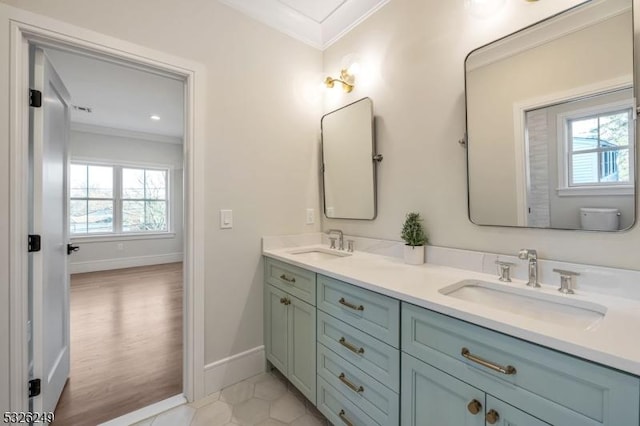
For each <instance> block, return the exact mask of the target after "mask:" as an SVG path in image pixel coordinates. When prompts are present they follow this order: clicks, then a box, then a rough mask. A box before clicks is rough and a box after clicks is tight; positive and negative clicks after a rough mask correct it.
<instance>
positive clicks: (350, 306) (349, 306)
mask: <svg viewBox="0 0 640 426" xmlns="http://www.w3.org/2000/svg"><path fill="white" fill-rule="evenodd" d="M338 303H340V304H341V305H344V306H346V307H347V308H351V309H353V310H354V311H364V306H362V305H360V306H356V305H354V304H353V303H349V302H347V301H346V300H344V297H341V298H340V300H338Z"/></svg>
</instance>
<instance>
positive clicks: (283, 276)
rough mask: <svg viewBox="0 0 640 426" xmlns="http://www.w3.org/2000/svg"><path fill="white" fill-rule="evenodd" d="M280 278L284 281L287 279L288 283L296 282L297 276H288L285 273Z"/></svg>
mask: <svg viewBox="0 0 640 426" xmlns="http://www.w3.org/2000/svg"><path fill="white" fill-rule="evenodd" d="M280 279H281V280H283V281H286V282H288V283H295V282H296V278H295V277H293V278H288V277H287V276H286V275H285V274H282V275H280Z"/></svg>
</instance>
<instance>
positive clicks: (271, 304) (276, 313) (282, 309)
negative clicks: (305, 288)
mask: <svg viewBox="0 0 640 426" xmlns="http://www.w3.org/2000/svg"><path fill="white" fill-rule="evenodd" d="M264 289H265V297H264V303H265V306H264V317H265V330H264V341H265V351H266V353H267V359H268V360H269V361H270V362H271V364H273V366H274V367H276V368H277V369H278V370H280V372H281V373H282V374H284V375H286V374H287V355H288V350H287V341H288V338H287V331H288V330H287V327H288V321H287V311H288V309H287V305H285V303H284V300H285V299H286V298H287V297H288V296H287V294H286V293H285V292H283V291H280V290H279V289H277V288H275V287H273V286H271V285H266V286H265V288H264ZM289 298H290V297H289Z"/></svg>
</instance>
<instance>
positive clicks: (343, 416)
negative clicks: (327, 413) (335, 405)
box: [338, 410, 353, 426]
mask: <svg viewBox="0 0 640 426" xmlns="http://www.w3.org/2000/svg"><path fill="white" fill-rule="evenodd" d="M338 417H340V420H342V421H343V422H344V424H345V425H347V426H353V423H351V421H350V420H349V419H348V418H347V413H345V412H344V410H340V412H339V413H338Z"/></svg>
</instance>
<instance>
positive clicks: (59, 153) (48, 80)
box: [30, 48, 70, 412]
mask: <svg viewBox="0 0 640 426" xmlns="http://www.w3.org/2000/svg"><path fill="white" fill-rule="evenodd" d="M31 88H32V89H36V90H39V91H40V92H42V106H41V107H40V108H34V107H32V108H30V114H31V115H30V118H31V133H30V135H31V140H30V150H31V151H30V154H31V159H32V164H31V172H32V173H31V178H32V181H31V184H32V191H31V194H32V197H33V198H32V200H31V203H32V204H31V212H32V217H31V221H32V223H31V233H32V234H38V235H40V236H41V242H42V244H41V250H40V251H39V252H34V253H31V267H30V290H31V291H30V293H31V303H32V305H31V310H30V311H31V314H30V320H31V325H32V336H31V351H30V354H31V356H30V358H31V359H30V362H31V368H30V373H31V376H32V377H31V378H35V379H40V380H41V394H40V395H39V396H36V397H34V398H32V400H31V404H30V405H31V408H32V410H33V411H34V412H49V411H54V409H55V407H56V404H57V403H58V400H59V399H60V395H61V393H62V389H63V388H64V385H65V383H66V381H67V378H68V377H69V362H70V361H69V274H68V271H67V242H68V224H67V170H68V165H67V145H68V138H69V94H68V92H67V89H66V88H65V87H64V84H63V83H62V80H60V77H59V76H58V74H57V73H56V71H55V70H54V69H53V67H52V65H51V63H50V62H49V60H48V59H47V56H46V54H45V53H44V52H43V51H42V50H41V49H38V48H32V50H31Z"/></svg>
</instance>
